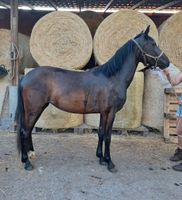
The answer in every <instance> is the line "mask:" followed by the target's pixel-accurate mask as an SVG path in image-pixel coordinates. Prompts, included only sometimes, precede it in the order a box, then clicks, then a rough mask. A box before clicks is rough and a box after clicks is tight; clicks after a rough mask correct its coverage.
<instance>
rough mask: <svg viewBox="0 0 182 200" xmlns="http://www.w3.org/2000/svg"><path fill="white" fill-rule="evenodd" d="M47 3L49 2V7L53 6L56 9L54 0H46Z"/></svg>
mask: <svg viewBox="0 0 182 200" xmlns="http://www.w3.org/2000/svg"><path fill="white" fill-rule="evenodd" d="M46 2H47V4H49V5H50V6H51V7H53V8H54V9H55V10H58V8H57V5H56V4H55V2H54V1H53V0H52V1H50V0H46Z"/></svg>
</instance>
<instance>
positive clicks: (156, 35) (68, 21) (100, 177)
mask: <svg viewBox="0 0 182 200" xmlns="http://www.w3.org/2000/svg"><path fill="white" fill-rule="evenodd" d="M149 25H150V31H149V36H150V37H152V38H153V39H154V40H155V43H156V45H157V47H159V48H160V49H161V50H162V52H164V53H165V55H166V56H167V57H168V58H169V60H170V66H169V71H170V74H171V76H172V77H175V76H176V75H177V74H179V73H180V71H181V69H182V50H181V48H182V37H181V36H182V0H173V1H171V0H161V1H157V0H101V1H96V0H88V1H84V0H0V146H2V154H0V165H1V164H2V165H1V166H0V169H1V172H0V174H1V176H2V179H0V199H15V200H16V199H27V200H29V199H41V200H44V199H63V200H64V199H65V200H66V199H74V200H80V199H88V200H89V199H93V198H95V199H114V200H115V199H126V200H129V199H173V197H172V194H171V192H174V193H175V194H173V195H174V196H175V195H176V196H175V199H181V195H178V194H179V191H178V189H180V188H181V187H182V179H181V178H179V176H178V174H175V173H174V171H173V170H172V166H171V163H170V162H169V161H168V157H169V156H170V155H171V154H172V153H173V151H174V149H175V148H176V146H177V143H178V136H177V134H176V110H177V108H178V100H179V96H180V95H181V93H182V84H178V85H177V86H175V87H174V86H172V85H171V83H170V82H169V81H168V80H167V78H166V77H165V75H164V73H163V72H162V70H161V69H160V68H159V67H157V68H154V67H153V66H152V67H153V68H154V69H148V70H145V67H146V66H145V65H144V64H143V63H142V62H139V63H137V67H136V70H135V72H134V74H133V78H132V82H131V84H130V85H129V87H128V89H127V98H126V102H125V103H124V105H123V107H122V109H119V110H118V111H117V113H116V115H114V116H115V118H114V122H113V124H112V125H111V127H112V133H113V134H112V135H113V141H112V143H113V144H112V145H111V146H113V153H112V154H113V156H112V157H114V158H113V160H114V161H115V162H116V166H117V173H116V174H118V176H115V174H114V176H113V174H112V173H110V174H109V172H108V171H107V170H106V169H105V168H104V167H103V166H98V168H99V167H101V169H98V168H97V164H98V163H96V164H95V163H94V162H95V160H96V159H95V157H94V156H93V151H95V149H96V144H95V143H97V133H98V132H99V131H100V129H102V127H103V125H101V124H102V121H101V122H100V116H102V117H101V119H103V115H102V114H101V115H100V112H97V111H93V112H92V111H90V112H89V111H88V112H87V106H88V107H89V106H90V107H91V108H90V109H91V110H94V109H96V108H95V107H96V105H97V103H98V102H97V101H99V100H98V99H94V97H92V96H94V91H93V90H92V91H89V92H88V94H87V92H86V94H85V96H86V97H85V99H84V100H83V98H82V93H81V92H80V88H82V82H79V81H77V82H74V75H76V74H77V73H78V74H84V73H85V74H87V73H89V72H92V71H94V70H95V69H98V68H99V67H102V66H104V65H105V63H108V62H109V61H110V60H111V59H112V58H113V57H114V56H115V54H116V53H117V52H118V49H120V48H121V47H123V46H124V45H125V44H126V43H127V42H128V41H130V40H131V39H132V38H135V36H137V35H138V34H140V33H141V32H142V31H143V32H145V31H146V30H147V27H148V26H149ZM144 53H145V52H144ZM146 54H148V52H146ZM142 55H143V54H142ZM161 55H162V54H161ZM161 55H157V56H159V57H157V61H156V65H157V64H158V63H157V62H158V60H160V56H161ZM161 58H162V57H161ZM155 59H156V57H155ZM114 62H115V61H114ZM145 64H146V63H145ZM42 66H49V67H50V69H55V71H56V69H59V70H62V69H63V71H64V70H66V71H64V72H63V74H65V77H66V74H67V73H70V74H73V76H71V77H72V78H73V80H71V79H70V80H69V81H68V84H69V86H68V87H69V88H73V86H74V88H75V89H74V90H76V92H75V93H77V94H78V95H77V96H78V97H77V99H75V100H74V98H75V96H74V94H75V93H74V91H73V90H68V92H65V93H64V94H65V96H68V99H66V100H65V101H64V103H63V104H64V105H67V102H66V101H72V102H73V103H74V104H75V106H72V107H71V109H70V112H67V111H69V109H59V108H58V107H59V106H58V105H57V104H56V103H55V102H54V101H51V100H50V101H49V102H48V104H47V105H46V106H45V109H43V110H42V111H43V112H42V114H41V115H40V116H39V117H36V121H35V124H34V125H33V126H32V127H31V128H32V133H33V136H32V137H33V141H35V148H36V149H39V148H40V151H39V150H38V153H37V152H36V153H37V154H38V159H37V160H36V161H34V160H33V158H34V157H35V156H34V154H32V155H29V159H30V160H32V161H31V162H32V163H33V166H35V167H34V168H35V169H34V170H33V172H32V171H31V172H30V173H29V172H22V171H23V170H24V169H23V166H20V164H19V162H20V161H19V160H20V159H19V158H17V152H16V151H15V150H16V148H15V145H16V140H15V137H16V134H15V133H16V132H17V130H19V121H18V120H17V118H16V114H17V113H16V111H17V110H16V109H17V104H18V103H19V99H18V87H19V85H20V82H19V80H23V78H24V77H27V76H28V75H30V74H35V76H37V75H36V73H34V71H36V70H37V71H38V70H39V69H40V68H41V67H42ZM155 67H156V66H155ZM166 67H167V66H166ZM59 70H58V71H59ZM96 71H99V70H96ZM111 71H112V70H111ZM111 71H110V72H105V73H111ZM40 72H41V71H40ZM35 76H33V78H32V80H33V81H32V82H31V81H30V83H33V82H34V80H35V82H36V81H37V82H39V81H40V78H38V79H37V80H36V78H35ZM61 76H62V75H61ZM46 78H47V77H45V78H43V79H44V80H46ZM55 78H56V79H55V80H56V81H57V79H59V77H58V76H57V77H55ZM86 78H87V77H86ZM63 79H64V81H63V82H66V80H67V78H64V76H63ZM75 79H76V78H75ZM52 81H54V80H51V81H50V80H49V85H50V83H51V82H52ZM89 81H91V82H92V80H91V78H90V77H89V76H88V80H87V82H88V83H87V84H88V85H89ZM104 81H105V80H103V81H102V79H101V83H100V85H102V84H103V83H104ZM75 83H78V84H76V85H74V84H75ZM37 85H38V86H39V84H38V83H37ZM93 85H94V84H93ZM95 85H96V83H95ZM35 87H37V86H35ZM96 87H98V88H99V85H96ZM116 87H117V88H118V87H119V82H118V83H117V86H116ZM49 90H50V88H49ZM52 90H53V93H55V94H57V95H58V93H59V90H58V91H55V90H56V88H55V89H53V88H52ZM37 91H38V93H41V92H42V93H46V94H47V93H48V92H47V91H43V89H42V91H41V88H39V87H38V89H37ZM69 91H72V92H73V93H69ZM111 91H112V90H111ZM60 93H61V92H60ZM67 93H69V94H67ZM30 94H31V93H30ZM30 94H29V95H30ZM61 94H63V93H61ZM79 95H80V96H79ZM90 95H91V99H94V100H93V102H91V103H90V102H89V98H90ZM114 95H115V94H111V97H110V98H113V97H114ZM101 96H102V93H101ZM27 98H28V96H27ZM31 98H32V99H36V96H34V94H33V96H32V97H31ZM59 98H61V96H59ZM72 99H73V100H72ZM79 99H81V100H80V101H83V104H84V106H85V107H84V109H85V110H84V111H83V112H81V111H80V112H77V110H79V109H77V108H75V107H77V106H78V105H79V104H77V101H79ZM100 99H103V100H102V103H100V104H104V102H106V99H104V97H103V96H102V98H101V97H100ZM40 101H42V102H43V100H42V99H41V100H40ZM40 101H39V102H40ZM57 101H58V100H56V102H57ZM109 101H111V100H110V99H109ZM35 102H36V100H35ZM111 102H112V101H111ZM37 103H38V101H37ZM49 103H50V104H49ZM100 104H99V106H100ZM54 105H55V106H54ZM24 106H25V104H24ZM94 106H95V107H94ZM42 107H44V105H42ZM63 107H64V106H63ZM78 107H79V106H78ZM60 108H61V106H60ZM24 109H25V108H24ZM71 110H73V112H71ZM88 110H89V109H88ZM33 114H34V111H30V115H31V116H32V115H33ZM103 124H104V123H103ZM108 126H110V125H108ZM31 128H30V129H31ZM108 130H109V129H108ZM105 131H106V130H105ZM20 132H21V131H20ZM101 132H102V131H101ZM106 132H107V131H106ZM30 137H31V136H30ZM30 140H32V139H30ZM102 140H105V141H107V137H106V138H104V139H102ZM99 141H100V140H99ZM106 143H107V142H106ZM22 144H23V145H25V144H24V143H23V142H22V141H21V147H22V146H23V145H22ZM98 146H99V145H98ZM109 146H110V143H109ZM46 147H47V148H46ZM24 148H26V145H25V146H24ZM105 148H106V149H107V144H106V147H105ZM137 148H138V149H137ZM30 150H31V151H32V152H33V153H34V149H31V148H30ZM77 150H78V152H76V151H77ZM60 151H62V152H61V153H60ZM91 152H92V153H91ZM59 153H60V155H59ZM41 154H42V155H43V156H42V155H41ZM91 154H92V155H91ZM97 154H98V152H97ZM105 154H108V152H107V150H106V151H105ZM136 154H137V155H136ZM150 154H151V155H150ZM86 156H87V157H86ZM97 156H98V155H97ZM122 156H123V157H122ZM48 157H49V158H48ZM57 157H59V159H58V160H59V161H58V160H57V159H56V158H57ZM109 157H110V149H109ZM121 157H122V158H121ZM46 159H47V161H45V160H46ZM117 159H118V161H117ZM122 160H123V162H125V163H124V165H123V166H121V162H122ZM142 162H143V164H142ZM25 163H26V162H25ZM100 164H101V162H100ZM106 164H108V163H106ZM48 165H49V167H48ZM59 165H60V168H61V169H59ZM108 165H109V164H108ZM84 168H85V170H86V171H84ZM118 168H119V169H118ZM135 168H136V171H137V173H136V174H135ZM25 169H26V166H25ZM52 169H53V170H52ZM108 169H109V167H108ZM68 170H69V171H68ZM97 170H98V171H97ZM140 170H141V172H140ZM110 171H112V170H110ZM147 177H149V178H147ZM157 177H159V179H160V181H161V183H160V182H158V181H157ZM140 178H141V179H140ZM178 178H179V179H178ZM9 179H11V180H13V181H14V183H15V184H13V181H10V182H9V181H8V180H9ZM150 181H151V182H150ZM28 182H30V188H31V189H30V188H28V184H29V183H28ZM114 183H117V184H114ZM26 184H27V185H26ZM36 184H38V186H39V188H36V189H35V192H33V193H31V190H33V187H34V186H35V185H36ZM116 185H118V186H119V187H116ZM161 185H162V186H161ZM19 186H20V187H22V188H21V193H19V192H17V188H18V187H19ZM95 186H99V187H98V189H96V187H95ZM122 187H123V188H122ZM170 187H171V188H170ZM23 188H24V189H23ZM26 190H27V192H26ZM15 191H16V192H15ZM157 193H158V195H157ZM141 194H143V197H142V195H141Z"/></svg>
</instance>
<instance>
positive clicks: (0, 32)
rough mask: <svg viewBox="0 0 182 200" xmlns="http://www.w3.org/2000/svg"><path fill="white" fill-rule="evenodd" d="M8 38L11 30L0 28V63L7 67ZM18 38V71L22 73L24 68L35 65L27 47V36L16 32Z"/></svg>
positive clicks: (8, 58)
mask: <svg viewBox="0 0 182 200" xmlns="http://www.w3.org/2000/svg"><path fill="white" fill-rule="evenodd" d="M10 39H11V32H10V30H8V29H0V64H4V65H5V66H6V68H7V69H10V67H11V61H10V42H11V41H10ZM18 40H19V68H20V70H19V71H20V73H24V68H25V67H28V68H32V67H34V66H36V63H35V61H34V59H33V58H32V56H31V53H30V49H29V37H28V36H26V35H23V34H21V33H18Z"/></svg>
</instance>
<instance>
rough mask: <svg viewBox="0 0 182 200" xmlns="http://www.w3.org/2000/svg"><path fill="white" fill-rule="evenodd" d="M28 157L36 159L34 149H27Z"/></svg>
mask: <svg viewBox="0 0 182 200" xmlns="http://www.w3.org/2000/svg"><path fill="white" fill-rule="evenodd" d="M28 157H29V159H31V160H36V159H37V155H36V153H35V151H29V152H28Z"/></svg>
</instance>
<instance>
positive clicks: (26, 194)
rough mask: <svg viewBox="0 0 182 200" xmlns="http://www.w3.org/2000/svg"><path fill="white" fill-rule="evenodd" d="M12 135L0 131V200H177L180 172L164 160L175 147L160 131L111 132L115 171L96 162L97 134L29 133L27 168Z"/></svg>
mask: <svg viewBox="0 0 182 200" xmlns="http://www.w3.org/2000/svg"><path fill="white" fill-rule="evenodd" d="M15 141H16V137H15V134H14V133H0V200H94V199H95V200H173V199H174V200H181V199H182V173H181V172H175V171H173V170H172V168H171V166H172V165H173V163H171V162H170V161H169V160H168V158H169V157H170V155H171V154H172V153H173V151H174V149H175V148H176V145H174V144H166V143H164V142H163V139H162V137H161V136H159V135H154V134H151V135H149V136H131V135H130V136H122V135H113V137H112V146H111V153H112V154H111V155H112V158H113V161H114V163H115V164H116V166H117V169H118V172H117V173H111V172H109V171H108V170H107V169H106V167H105V166H100V165H99V163H98V159H97V158H96V156H95V151H96V145H97V135H96V134H84V135H77V134H71V133H61V134H48V133H47V134H42V133H41V134H34V135H33V141H34V146H35V150H36V153H37V155H38V158H37V160H35V161H33V162H32V163H33V165H34V167H35V169H34V170H33V171H31V172H27V171H25V170H24V169H23V166H22V164H21V163H20V160H19V158H18V155H17V151H16V142H15Z"/></svg>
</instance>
